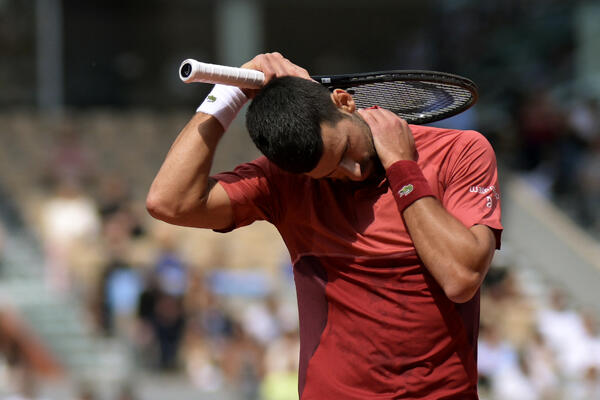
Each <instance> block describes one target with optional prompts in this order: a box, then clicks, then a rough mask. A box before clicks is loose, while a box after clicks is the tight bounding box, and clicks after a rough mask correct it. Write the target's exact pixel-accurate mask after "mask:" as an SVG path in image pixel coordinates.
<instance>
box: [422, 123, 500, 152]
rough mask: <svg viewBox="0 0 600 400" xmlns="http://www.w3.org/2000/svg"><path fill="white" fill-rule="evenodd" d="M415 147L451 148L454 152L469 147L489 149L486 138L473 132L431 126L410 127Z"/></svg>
mask: <svg viewBox="0 0 600 400" xmlns="http://www.w3.org/2000/svg"><path fill="white" fill-rule="evenodd" d="M411 131H412V133H413V136H414V138H415V142H416V143H417V145H421V146H425V147H432V148H435V149H440V148H443V147H452V148H454V149H455V150H458V149H462V148H465V147H469V146H476V147H485V148H489V149H491V145H490V143H489V141H488V140H487V138H486V137H485V136H484V135H483V134H481V133H480V132H478V131H475V130H461V129H447V128H438V127H433V126H422V125H411Z"/></svg>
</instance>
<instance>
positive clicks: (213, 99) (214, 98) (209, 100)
mask: <svg viewBox="0 0 600 400" xmlns="http://www.w3.org/2000/svg"><path fill="white" fill-rule="evenodd" d="M206 100H208V102H209V103H214V102H215V101H217V98H216V97H215V96H213V95H212V94H210V95H208V96H207V97H206Z"/></svg>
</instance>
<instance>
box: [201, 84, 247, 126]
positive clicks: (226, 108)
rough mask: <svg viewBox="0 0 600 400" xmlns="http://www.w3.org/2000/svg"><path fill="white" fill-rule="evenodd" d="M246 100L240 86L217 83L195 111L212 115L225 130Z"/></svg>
mask: <svg viewBox="0 0 600 400" xmlns="http://www.w3.org/2000/svg"><path fill="white" fill-rule="evenodd" d="M247 101H248V97H246V95H245V94H244V92H242V91H241V89H240V88H238V87H235V86H228V85H220V84H217V85H215V87H214V88H213V90H211V92H210V93H209V94H208V96H206V99H204V102H203V103H202V104H200V107H198V109H197V110H196V112H199V111H200V112H203V113H205V114H210V115H212V116H214V117H215V118H216V119H217V120H218V121H219V122H220V123H221V125H223V128H224V129H225V130H227V128H229V125H231V122H232V121H233V119H234V118H235V116H236V115H237V113H238V112H240V110H241V109H242V107H243V106H244V104H246V102H247Z"/></svg>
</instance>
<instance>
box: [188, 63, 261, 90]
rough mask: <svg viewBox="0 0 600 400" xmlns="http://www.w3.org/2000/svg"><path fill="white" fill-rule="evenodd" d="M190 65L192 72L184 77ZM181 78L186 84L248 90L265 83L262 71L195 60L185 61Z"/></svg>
mask: <svg viewBox="0 0 600 400" xmlns="http://www.w3.org/2000/svg"><path fill="white" fill-rule="evenodd" d="M186 64H189V67H186V68H190V67H191V71H190V72H189V74H186V75H187V76H184V74H183V70H184V66H185V65H186ZM179 78H181V80H182V81H184V82H185V83H191V82H204V83H221V84H224V85H230V86H237V87H241V88H248V89H259V88H261V87H262V85H263V83H264V81H265V74H263V73H262V72H260V71H256V70H253V69H245V68H235V67H227V66H224V65H216V64H207V63H202V62H199V61H196V60H193V59H187V60H184V61H183V62H182V63H181V67H180V68H179Z"/></svg>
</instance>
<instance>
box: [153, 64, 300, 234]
mask: <svg viewBox="0 0 600 400" xmlns="http://www.w3.org/2000/svg"><path fill="white" fill-rule="evenodd" d="M242 68H250V69H256V70H259V71H262V72H263V73H264V74H265V81H266V82H268V81H269V80H271V79H272V78H274V77H279V76H285V75H292V76H299V77H303V78H307V79H310V77H309V75H308V72H307V71H306V70H305V69H303V68H301V67H299V66H297V65H295V64H293V63H291V62H290V61H289V60H287V59H286V58H284V57H283V56H282V55H281V54H279V53H269V54H260V55H258V56H256V57H254V58H253V59H252V60H251V61H249V62H247V63H246V64H244V65H243V66H242ZM215 91H217V92H216V93H218V95H213V96H212V97H211V100H210V101H208V102H206V101H205V102H204V103H203V104H202V105H201V106H200V107H199V112H197V113H196V115H194V117H192V119H191V120H190V121H189V122H188V124H187V125H186V126H185V127H184V128H183V129H182V131H181V132H180V133H179V136H177V139H176V140H175V142H174V143H173V145H172V146H171V149H170V150H169V153H168V154H167V157H166V158H165V161H164V162H163V164H162V166H161V168H160V170H159V171H158V174H157V175H156V177H155V178H154V181H153V182H152V186H151V187H150V191H149V193H148V196H147V198H146V208H147V209H148V212H149V213H150V215H152V216H153V217H154V218H157V219H160V220H163V221H165V222H168V223H170V224H175V225H184V226H193V227H198V228H210V229H224V228H228V227H230V226H231V225H232V223H233V210H232V207H231V202H230V200H229V197H228V196H227V193H226V192H225V190H224V189H223V187H222V186H221V185H219V184H217V182H216V181H215V180H213V179H211V178H210V177H209V174H210V169H211V165H212V161H213V157H214V154H215V151H216V148H217V145H218V143H219V140H220V139H221V136H222V135H223V133H224V132H225V130H226V128H227V127H228V126H229V123H231V120H232V119H233V118H234V117H235V115H236V114H237V111H239V109H240V108H241V107H242V105H243V104H244V103H245V101H246V100H247V96H249V97H252V96H253V94H254V92H253V91H246V92H245V93H242V92H241V91H240V90H239V89H234V88H231V87H229V86H222V85H215V88H214V89H213V92H211V93H214V92H215ZM214 99H216V100H214Z"/></svg>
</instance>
